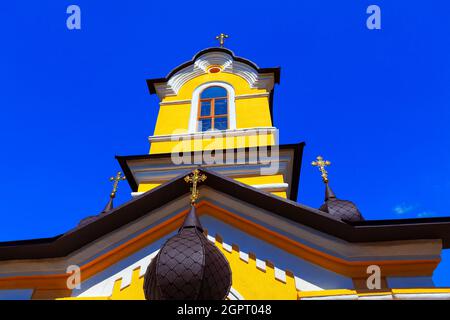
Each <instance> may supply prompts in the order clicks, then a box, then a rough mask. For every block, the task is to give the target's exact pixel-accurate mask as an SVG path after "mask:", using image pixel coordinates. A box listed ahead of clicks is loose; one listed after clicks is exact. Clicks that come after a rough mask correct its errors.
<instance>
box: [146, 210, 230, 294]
mask: <svg viewBox="0 0 450 320" xmlns="http://www.w3.org/2000/svg"><path fill="white" fill-rule="evenodd" d="M230 288H231V269H230V266H229V264H228V261H227V260H226V258H225V256H224V255H223V254H222V253H221V252H220V250H219V249H218V248H217V247H216V246H215V245H214V244H213V243H211V242H210V241H209V240H208V239H207V238H206V237H205V235H204V234H203V228H202V226H201V224H200V221H199V220H198V218H197V216H196V214H195V208H194V207H191V210H190V212H189V214H188V215H187V217H186V219H185V221H184V223H183V226H182V227H181V228H180V230H179V231H178V234H177V235H175V236H173V237H172V238H170V239H169V240H167V241H166V243H165V244H164V245H163V246H162V247H161V250H160V251H159V253H158V254H157V255H156V257H155V258H154V259H153V260H152V262H151V263H150V265H149V267H148V269H147V271H146V273H145V277H144V293H145V297H146V299H147V300H223V299H225V298H226V297H227V296H228V293H229V291H230Z"/></svg>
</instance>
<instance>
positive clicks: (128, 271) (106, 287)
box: [74, 250, 159, 297]
mask: <svg viewBox="0 0 450 320" xmlns="http://www.w3.org/2000/svg"><path fill="white" fill-rule="evenodd" d="M158 252H159V250H157V251H155V252H153V253H151V254H150V255H148V256H146V257H144V258H142V259H140V260H139V261H137V262H135V263H133V264H131V265H130V266H128V267H126V268H124V269H122V270H121V271H119V272H117V273H115V274H114V275H112V276H110V277H108V278H107V279H105V280H103V281H101V282H99V283H96V284H95V285H93V286H92V287H90V288H88V289H87V290H83V292H81V293H78V294H77V293H75V292H74V293H75V295H74V296H76V297H109V296H111V295H112V292H113V288H114V284H115V282H116V281H117V280H119V279H122V281H121V283H120V289H124V288H125V287H127V286H129V285H131V280H132V274H133V270H136V269H138V268H139V269H140V270H139V277H141V276H143V275H144V274H145V272H146V271H147V267H148V265H149V264H150V262H151V261H152V259H153V258H154V257H155V256H156V255H157V254H158ZM81 285H82V286H83V283H82V284H81Z"/></svg>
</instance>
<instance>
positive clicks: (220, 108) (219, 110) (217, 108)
mask: <svg viewBox="0 0 450 320" xmlns="http://www.w3.org/2000/svg"><path fill="white" fill-rule="evenodd" d="M214 114H215V115H216V116H218V115H223V114H227V99H217V100H215V101H214Z"/></svg>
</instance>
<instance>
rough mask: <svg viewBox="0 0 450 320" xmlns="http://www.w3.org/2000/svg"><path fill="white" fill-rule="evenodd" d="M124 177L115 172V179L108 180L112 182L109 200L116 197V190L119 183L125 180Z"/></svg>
mask: <svg viewBox="0 0 450 320" xmlns="http://www.w3.org/2000/svg"><path fill="white" fill-rule="evenodd" d="M125 179H126V177H125V176H122V172H120V171H119V172H117V174H116V176H115V177H111V178H109V181H114V183H113V189H112V192H111V194H110V195H109V196H110V197H111V198H114V197H115V196H116V192H117V188H118V187H119V181H123V180H125Z"/></svg>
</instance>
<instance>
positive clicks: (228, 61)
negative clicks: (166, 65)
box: [155, 51, 275, 100]
mask: <svg viewBox="0 0 450 320" xmlns="http://www.w3.org/2000/svg"><path fill="white" fill-rule="evenodd" d="M211 66H219V67H220V68H221V69H222V72H226V73H231V74H235V75H238V76H240V77H241V78H243V79H244V80H245V81H247V83H248V84H249V86H250V87H251V88H257V89H265V90H267V91H268V92H270V91H271V90H272V89H273V86H274V83H275V82H274V76H273V74H271V73H267V74H264V73H259V72H258V70H257V69H255V68H253V67H252V66H250V65H249V64H246V63H243V62H241V61H237V60H235V59H234V58H233V56H232V55H230V54H229V53H227V52H223V51H210V52H206V53H204V54H202V55H201V56H199V57H197V58H196V60H195V61H194V63H193V64H189V65H188V66H186V67H184V68H182V69H181V70H178V71H177V72H175V73H174V74H173V75H171V76H170V78H169V79H168V81H167V82H166V83H159V84H155V90H156V93H157V94H158V96H159V98H160V99H161V100H162V99H163V98H164V97H167V96H176V95H177V94H178V92H179V90H180V88H181V87H183V85H184V84H185V83H186V82H188V81H189V80H192V79H194V78H196V77H198V76H201V75H203V74H206V73H207V72H208V69H209V68H210V67H211Z"/></svg>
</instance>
